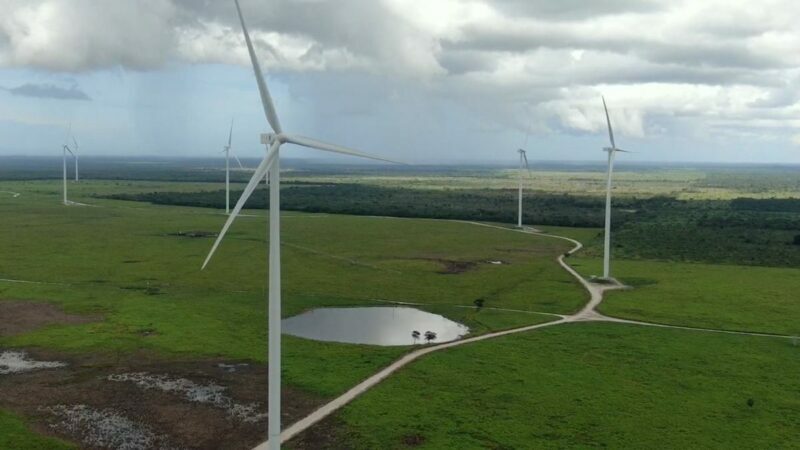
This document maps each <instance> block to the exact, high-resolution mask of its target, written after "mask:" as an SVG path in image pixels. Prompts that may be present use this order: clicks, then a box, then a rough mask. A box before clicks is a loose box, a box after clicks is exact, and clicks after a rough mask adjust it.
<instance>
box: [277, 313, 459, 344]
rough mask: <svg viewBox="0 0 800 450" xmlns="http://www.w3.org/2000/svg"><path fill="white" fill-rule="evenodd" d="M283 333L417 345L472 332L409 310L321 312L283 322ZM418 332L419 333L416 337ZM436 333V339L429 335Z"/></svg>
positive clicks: (354, 341) (350, 340)
mask: <svg viewBox="0 0 800 450" xmlns="http://www.w3.org/2000/svg"><path fill="white" fill-rule="evenodd" d="M282 323H283V332H284V333H286V334H290V335H292V336H298V337H302V338H306V339H314V340H317V341H330V342H345V343H350V344H371V345H386V346H388V345H413V344H425V343H431V344H436V343H442V342H449V341H454V340H456V339H458V338H460V337H461V336H464V335H465V334H467V333H468V332H469V328H467V327H466V326H465V325H462V324H460V323H458V322H453V321H452V320H450V319H448V318H446V317H443V316H440V315H438V314H431V313H429V312H425V311H421V310H419V309H415V308H407V307H393V306H392V307H367V308H319V309H314V310H311V311H308V312H305V313H303V314H300V315H298V316H294V317H289V318H288V319H284V320H283V322H282ZM415 331H417V332H418V333H419V335H418V337H415V333H414V332H415ZM428 332H432V333H435V335H431V334H428V335H427V337H428V338H432V339H427V338H426V333H428Z"/></svg>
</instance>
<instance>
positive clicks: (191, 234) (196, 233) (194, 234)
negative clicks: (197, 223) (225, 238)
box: [169, 230, 217, 238]
mask: <svg viewBox="0 0 800 450" xmlns="http://www.w3.org/2000/svg"><path fill="white" fill-rule="evenodd" d="M169 235H170V236H179V237H188V238H211V237H217V233H216V232H214V231H203V230H191V231H178V232H177V233H169Z"/></svg>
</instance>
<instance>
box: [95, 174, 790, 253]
mask: <svg viewBox="0 0 800 450" xmlns="http://www.w3.org/2000/svg"><path fill="white" fill-rule="evenodd" d="M240 194H241V192H240V191H237V192H232V193H231V196H232V198H234V199H237V198H238V197H239V195H240ZM516 195H517V193H516V190H513V189H510V190H497V189H443V190H419V189H405V188H390V187H379V186H371V185H364V184H290V185H285V186H283V188H282V189H281V203H282V205H281V206H282V208H283V209H284V210H292V211H303V212H311V213H335V214H351V215H378V216H395V217H421V218H437V219H458V220H475V221H491V222H503V223H516V221H517V217H516V214H517V196H516ZM108 198H113V199H119V200H133V201H145V202H150V203H156V204H168V205H184V206H196V207H208V208H224V206H225V191H222V190H220V191H204V192H189V193H184V192H150V193H143V194H120V195H113V196H109V197H108ZM604 201H605V200H604V198H602V197H592V196H575V195H562V194H548V193H540V192H527V193H526V196H525V197H524V204H523V211H524V219H523V221H524V222H525V223H527V224H537V225H553V226H572V227H596V228H601V227H602V226H603V222H604V213H605V210H604V205H605V203H604ZM796 206H797V202H796V201H788V202H785V201H774V200H758V199H756V200H752V199H736V200H732V201H722V200H677V199H675V198H672V197H652V198H644V199H641V198H630V197H619V198H617V199H615V200H614V209H613V222H612V223H613V225H614V229H615V232H614V235H613V241H612V242H613V246H614V257H616V258H629V259H636V258H643V259H660V260H670V261H687V262H706V263H729V264H747V265H760V266H784V267H800V245H798V244H797V243H796V242H800V240H798V238H797V236H798V235H800V210H798V209H797V208H796ZM246 207H247V208H251V209H264V208H268V207H269V202H268V195H267V191H266V188H264V187H261V188H259V189H258V190H257V191H256V192H255V193H254V194H253V196H252V197H251V198H250V200H249V201H248V203H247V205H246ZM601 242H602V233H598V235H597V238H596V239H595V241H593V242H589V243H587V244H589V245H588V248H587V252H588V253H589V254H594V255H596V256H599V255H600V254H601V253H600V252H601V248H602V244H601Z"/></svg>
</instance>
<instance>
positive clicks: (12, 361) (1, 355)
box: [0, 351, 66, 375]
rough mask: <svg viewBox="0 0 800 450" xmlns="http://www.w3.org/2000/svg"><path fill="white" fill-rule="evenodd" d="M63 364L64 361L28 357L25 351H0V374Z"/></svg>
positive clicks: (61, 365) (49, 367)
mask: <svg viewBox="0 0 800 450" xmlns="http://www.w3.org/2000/svg"><path fill="white" fill-rule="evenodd" d="M64 366H66V364H65V363H62V362H58V361H34V360H32V359H29V358H28V354H27V353H25V352H16V351H4V352H0V375H8V374H12V373H22V372H30V371H31V370H38V369H55V368H57V367H64Z"/></svg>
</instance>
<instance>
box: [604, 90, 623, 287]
mask: <svg viewBox="0 0 800 450" xmlns="http://www.w3.org/2000/svg"><path fill="white" fill-rule="evenodd" d="M602 99H603V109H604V110H605V111H606V123H607V124H608V138H609V140H610V141H611V147H605V148H603V151H604V152H607V153H608V178H607V180H606V227H605V242H604V247H605V252H604V253H603V278H605V279H610V278H611V174H612V173H613V171H614V154H615V153H617V152H623V153H630V152H629V151H627V150H622V149H621V148H617V144H616V143H615V142H614V130H613V129H612V128H611V119H610V118H609V116H608V107H607V106H606V99H605V97H602Z"/></svg>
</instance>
